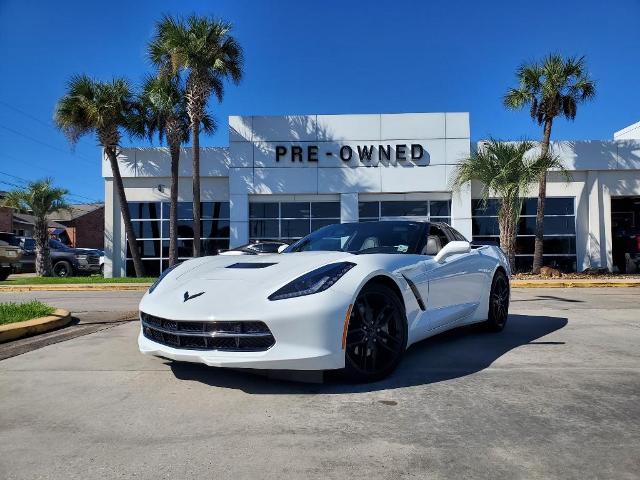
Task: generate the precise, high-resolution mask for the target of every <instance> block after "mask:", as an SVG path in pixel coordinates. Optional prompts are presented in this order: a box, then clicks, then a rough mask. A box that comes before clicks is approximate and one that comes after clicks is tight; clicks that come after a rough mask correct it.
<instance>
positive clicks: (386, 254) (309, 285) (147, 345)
mask: <svg viewBox="0 0 640 480" xmlns="http://www.w3.org/2000/svg"><path fill="white" fill-rule="evenodd" d="M509 276H510V271H509V266H508V262H507V259H506V258H505V256H504V254H503V253H502V251H501V250H500V249H499V248H497V247H493V246H479V247H475V246H474V247H472V246H471V245H470V244H469V242H468V241H466V239H465V238H464V237H463V236H462V235H461V234H460V233H458V232H457V231H456V230H454V229H453V228H451V227H450V226H448V225H446V224H440V223H429V222H419V221H405V220H402V221H382V222H367V223H343V224H336V225H329V226H327V227H324V228H321V229H319V230H317V231H315V232H313V233H311V234H310V235H308V236H306V237H304V238H302V239H301V240H299V241H297V242H296V243H294V244H293V245H291V246H289V247H288V248H287V249H286V250H285V251H284V253H282V254H275V255H266V256H253V257H242V258H238V257H233V256H223V255H220V256H214V257H203V258H196V259H192V260H188V261H186V262H184V263H182V264H180V265H178V266H176V267H174V268H172V269H169V270H166V271H165V272H164V273H163V274H162V276H161V277H160V278H159V279H158V280H157V281H156V282H155V283H154V284H153V285H152V286H151V288H149V291H148V292H147V293H146V294H145V296H144V297H143V299H142V301H141V302H140V320H141V323H142V328H141V332H140V335H139V339H138V343H139V347H140V351H141V352H143V353H147V354H151V355H158V356H161V357H165V358H169V359H174V360H180V361H188V362H199V363H204V364H207V365H212V366H218V367H235V368H257V369H283V370H332V369H343V372H344V373H345V374H347V375H348V376H349V377H351V378H353V379H354V380H357V381H372V380H378V379H381V378H383V377H385V376H386V375H388V374H390V373H391V372H392V371H393V370H394V369H395V368H396V366H397V365H398V363H399V362H400V359H401V358H402V355H403V353H404V351H405V350H406V349H407V347H408V346H409V345H411V344H413V343H415V342H418V341H420V340H422V339H424V338H427V337H430V336H432V335H435V334H437V333H440V332H442V331H444V330H448V329H451V328H454V327H458V326H461V325H467V324H471V323H477V322H484V323H485V325H486V327H487V328H488V329H490V330H494V331H499V330H502V329H503V328H504V325H505V323H506V321H507V312H508V308H509V295H510V289H509Z"/></svg>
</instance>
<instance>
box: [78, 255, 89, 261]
mask: <svg viewBox="0 0 640 480" xmlns="http://www.w3.org/2000/svg"><path fill="white" fill-rule="evenodd" d="M87 258H89V256H88V255H76V259H77V260H81V261H82V260H84V261H85V262H86V261H87Z"/></svg>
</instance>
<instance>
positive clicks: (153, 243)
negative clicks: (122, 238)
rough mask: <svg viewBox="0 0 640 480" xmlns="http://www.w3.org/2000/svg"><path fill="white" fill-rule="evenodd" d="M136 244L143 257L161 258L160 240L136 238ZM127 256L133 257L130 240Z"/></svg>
mask: <svg viewBox="0 0 640 480" xmlns="http://www.w3.org/2000/svg"><path fill="white" fill-rule="evenodd" d="M136 244H137V246H138V251H139V252H140V256H141V257H142V258H160V255H161V253H160V241H159V240H136ZM127 258H131V249H130V248H129V242H127Z"/></svg>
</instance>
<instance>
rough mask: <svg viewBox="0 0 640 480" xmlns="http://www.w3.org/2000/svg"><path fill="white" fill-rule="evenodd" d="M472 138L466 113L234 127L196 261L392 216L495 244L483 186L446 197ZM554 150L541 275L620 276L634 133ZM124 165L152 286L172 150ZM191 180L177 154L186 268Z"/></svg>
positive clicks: (529, 212) (637, 211)
mask: <svg viewBox="0 0 640 480" xmlns="http://www.w3.org/2000/svg"><path fill="white" fill-rule="evenodd" d="M470 137H471V135H470V124H469V114H468V113H460V112H455V113H403V114H365V115H293V116H232V117H229V147H213V148H203V149H202V150H201V157H200V159H201V160H200V161H201V201H202V220H201V221H202V239H203V240H202V245H203V251H204V253H205V254H216V253H217V251H218V250H219V249H224V248H229V247H235V246H239V245H242V244H245V243H247V242H248V241H250V240H257V239H282V240H284V241H287V242H291V241H293V240H295V239H297V238H300V237H302V236H304V235H306V234H308V233H309V232H311V231H313V230H315V229H317V228H319V227H321V226H324V225H328V224H332V223H337V222H358V221H371V220H378V219H388V218H407V219H427V220H432V221H442V222H447V223H450V224H451V225H452V226H453V227H455V228H456V229H457V230H459V231H460V232H461V233H462V234H463V235H465V236H466V237H467V238H468V239H470V240H473V241H476V242H482V243H487V242H497V241H498V233H499V232H498V225H497V218H496V205H495V202H492V201H489V202H488V204H487V205H483V204H482V202H481V201H480V197H481V191H482V186H481V185H479V184H478V185H476V184H471V185H467V186H466V187H464V188H461V189H452V186H451V184H452V178H453V176H454V174H455V171H456V168H457V165H458V163H459V162H460V161H461V160H462V159H464V158H465V157H468V156H469V154H470V152H471V150H472V149H475V148H476V145H475V143H472V142H471V140H470ZM553 149H554V150H553V151H554V153H555V154H557V155H559V157H560V158H561V160H562V161H563V163H564V165H565V166H566V168H567V169H568V170H569V171H570V174H571V178H570V179H569V180H568V181H567V179H566V178H564V177H563V176H561V175H559V174H558V173H557V172H550V173H549V181H548V185H547V194H548V199H547V204H546V205H547V206H546V210H545V228H544V230H545V239H544V242H545V246H544V252H545V264H546V265H552V266H557V267H559V268H561V269H564V270H578V271H581V270H584V269H586V268H590V267H606V268H608V269H618V270H623V269H624V268H625V267H624V265H625V255H626V256H627V257H628V255H629V251H631V250H633V246H630V245H629V241H630V240H629V239H630V238H632V237H633V234H634V233H636V234H637V233H639V232H638V228H639V227H640V124H635V125H631V126H629V127H627V128H625V129H623V130H620V131H619V132H616V133H615V134H614V139H613V140H602V141H600V140H590V141H562V142H556V143H554V145H553ZM119 164H120V171H121V174H122V177H123V181H124V186H125V191H126V197H127V201H128V202H129V209H130V211H131V214H132V219H133V223H134V230H135V233H136V236H137V238H138V245H139V250H140V252H141V254H142V257H143V261H144V264H145V268H146V270H147V273H148V274H150V275H157V274H158V273H159V272H160V271H161V270H162V269H163V268H165V267H166V266H167V263H168V256H169V255H168V247H169V240H168V239H169V220H168V219H169V195H170V190H169V186H170V173H169V166H170V165H169V164H170V156H169V152H168V150H167V149H166V148H124V149H122V151H121V154H120V157H119ZM102 171H103V176H104V179H105V251H106V260H105V275H106V276H125V275H127V274H132V271H133V265H132V262H131V260H130V253H129V251H128V246H127V242H126V237H125V231H124V228H123V224H122V218H121V215H120V205H119V203H118V199H117V197H116V195H115V192H114V188H113V179H112V174H111V168H110V166H109V163H108V161H106V159H104V160H103V168H102ZM191 182H192V171H191V149H190V148H185V149H183V151H182V155H181V162H180V180H179V192H178V196H179V205H178V218H179V220H178V236H179V256H180V257H182V258H188V257H189V256H190V255H191V250H192V242H193V219H192V217H193V215H192V207H191V201H192V193H191ZM536 194H537V188H536V187H535V186H533V187H532V189H531V192H530V198H528V199H526V200H525V202H524V204H523V211H522V218H521V220H520V227H519V232H518V241H517V257H516V259H517V264H518V268H520V269H523V270H525V269H527V268H530V266H531V263H532V256H533V238H534V227H535V209H536V200H535V196H536ZM633 238H636V237H633ZM635 247H636V248H637V247H638V245H636V246H635ZM636 251H637V250H636Z"/></svg>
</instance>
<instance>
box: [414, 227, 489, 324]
mask: <svg viewBox="0 0 640 480" xmlns="http://www.w3.org/2000/svg"><path fill="white" fill-rule="evenodd" d="M429 234H430V235H435V236H437V237H438V239H439V240H440V247H441V248H442V247H444V246H445V245H446V244H447V243H448V242H449V241H451V240H452V238H451V237H450V236H448V235H447V233H446V230H445V229H444V228H443V227H441V226H439V225H435V224H432V225H431V227H430V231H429ZM425 268H426V277H427V281H428V284H429V296H428V299H427V312H428V314H429V323H430V328H432V329H433V328H443V327H446V326H447V325H449V326H452V327H453V326H455V325H456V324H458V323H460V322H462V321H464V320H465V318H467V317H469V316H470V315H471V314H473V312H474V311H475V310H476V308H477V307H478V304H479V301H480V293H481V286H482V284H483V282H482V281H481V278H482V274H481V272H480V271H479V266H478V259H477V251H475V250H471V251H470V252H469V253H464V254H457V255H451V256H449V257H447V258H445V259H444V260H442V261H441V262H436V261H435V260H433V259H430V260H429V261H427V262H425Z"/></svg>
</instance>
